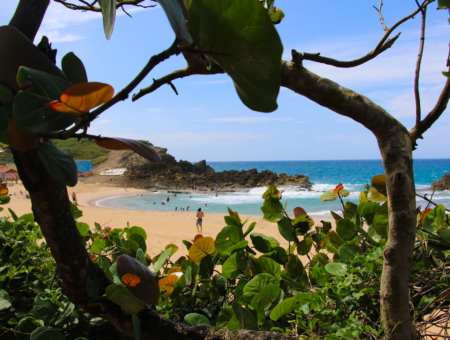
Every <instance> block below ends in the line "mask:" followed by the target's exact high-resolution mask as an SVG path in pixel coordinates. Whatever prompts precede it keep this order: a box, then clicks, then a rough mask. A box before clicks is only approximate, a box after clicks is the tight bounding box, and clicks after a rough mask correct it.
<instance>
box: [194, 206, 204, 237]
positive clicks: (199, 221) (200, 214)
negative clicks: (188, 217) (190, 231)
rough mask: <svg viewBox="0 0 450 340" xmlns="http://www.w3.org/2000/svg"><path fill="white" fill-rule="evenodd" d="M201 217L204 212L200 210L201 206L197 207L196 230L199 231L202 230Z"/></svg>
mask: <svg viewBox="0 0 450 340" xmlns="http://www.w3.org/2000/svg"><path fill="white" fill-rule="evenodd" d="M203 217H205V214H204V213H203V211H202V208H198V210H197V224H196V225H197V231H198V232H199V233H201V232H202V231H203V226H202V222H203Z"/></svg>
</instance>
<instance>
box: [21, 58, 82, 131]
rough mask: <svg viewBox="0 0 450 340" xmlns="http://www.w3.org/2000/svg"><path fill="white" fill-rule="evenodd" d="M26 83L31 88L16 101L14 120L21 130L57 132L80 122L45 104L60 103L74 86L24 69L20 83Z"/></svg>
mask: <svg viewBox="0 0 450 340" xmlns="http://www.w3.org/2000/svg"><path fill="white" fill-rule="evenodd" d="M27 81H31V84H32V87H31V88H28V89H27V90H25V91H20V92H19V93H18V94H17V95H16V98H15V100H14V109H13V110H14V118H15V120H16V123H17V125H18V126H19V127H20V128H21V129H23V130H25V131H27V132H30V133H43V132H50V131H58V130H62V129H65V128H67V127H68V126H70V125H72V124H73V123H74V122H75V121H76V120H77V119H78V118H77V117H75V116H71V115H68V114H65V113H63V112H56V111H53V110H52V109H50V108H48V107H46V106H45V105H44V104H45V103H49V102H51V101H53V100H57V99H58V98H59V97H60V96H61V94H62V93H63V92H64V91H65V90H66V89H67V88H69V87H70V86H71V84H70V83H69V82H68V81H66V80H64V79H62V78H60V77H57V76H54V75H51V74H49V73H45V72H41V71H37V70H33V69H31V68H27V67H24V66H22V67H20V69H19V73H18V74H17V82H18V83H19V84H23V83H25V82H27Z"/></svg>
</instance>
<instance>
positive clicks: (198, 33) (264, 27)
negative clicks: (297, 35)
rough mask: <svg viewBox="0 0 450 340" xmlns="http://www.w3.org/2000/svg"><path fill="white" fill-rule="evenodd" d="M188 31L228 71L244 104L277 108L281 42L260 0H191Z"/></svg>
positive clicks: (203, 49)
mask: <svg viewBox="0 0 450 340" xmlns="http://www.w3.org/2000/svg"><path fill="white" fill-rule="evenodd" d="M205 13H207V14H205ZM189 32H190V33H191V36H192V38H193V40H194V42H195V44H196V45H197V46H198V47H199V49H200V51H201V52H202V53H204V54H206V55H208V56H209V57H210V58H212V59H214V60H215V61H216V62H217V63H218V64H219V65H220V66H222V68H223V69H224V70H225V71H226V72H227V73H228V75H230V77H231V78H232V79H233V81H234V84H235V87H236V91H237V93H238V95H239V98H240V99H241V100H242V102H243V103H244V104H245V105H246V106H247V107H249V108H250V109H252V110H255V111H261V112H272V111H274V110H276V109H277V107H278V105H277V103H276V100H277V97H278V93H279V91H280V82H281V79H280V66H281V56H282V54H283V45H282V44H281V40H280V37H279V36H278V33H277V30H276V29H275V27H274V25H273V23H272V21H271V20H270V17H269V16H268V15H267V10H266V9H265V8H264V7H263V6H261V4H260V3H259V1H258V0H248V1H236V0H223V1H216V0H192V2H191V5H190V6H189Z"/></svg>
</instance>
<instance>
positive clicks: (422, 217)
mask: <svg viewBox="0 0 450 340" xmlns="http://www.w3.org/2000/svg"><path fill="white" fill-rule="evenodd" d="M431 210H433V209H425V210H424V211H423V212H422V214H420V222H423V220H424V219H425V217H426V216H427V215H428V213H429V212H430V211H431Z"/></svg>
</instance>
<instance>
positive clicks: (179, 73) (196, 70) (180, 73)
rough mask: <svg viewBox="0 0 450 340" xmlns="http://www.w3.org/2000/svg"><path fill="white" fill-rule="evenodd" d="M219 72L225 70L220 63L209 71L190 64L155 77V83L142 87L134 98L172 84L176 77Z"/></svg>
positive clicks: (134, 99) (136, 98)
mask: <svg viewBox="0 0 450 340" xmlns="http://www.w3.org/2000/svg"><path fill="white" fill-rule="evenodd" d="M219 73H224V71H223V69H222V68H221V67H219V66H218V65H213V66H212V68H211V70H210V71H208V70H206V69H204V68H199V67H196V68H194V67H191V66H188V67H186V68H184V69H182V70H177V71H173V72H172V73H170V74H168V75H166V76H164V77H162V78H159V79H156V80H155V79H153V84H152V85H150V86H149V87H146V88H144V89H141V90H140V91H139V92H138V93H137V94H134V95H133V99H132V100H133V101H136V100H138V99H139V98H141V97H143V96H145V95H146V94H149V93H152V92H154V91H155V90H157V89H158V88H160V87H161V86H162V85H164V84H168V85H170V84H171V83H172V81H173V80H175V79H181V78H184V77H188V76H192V75H196V74H203V75H213V74H219Z"/></svg>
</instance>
